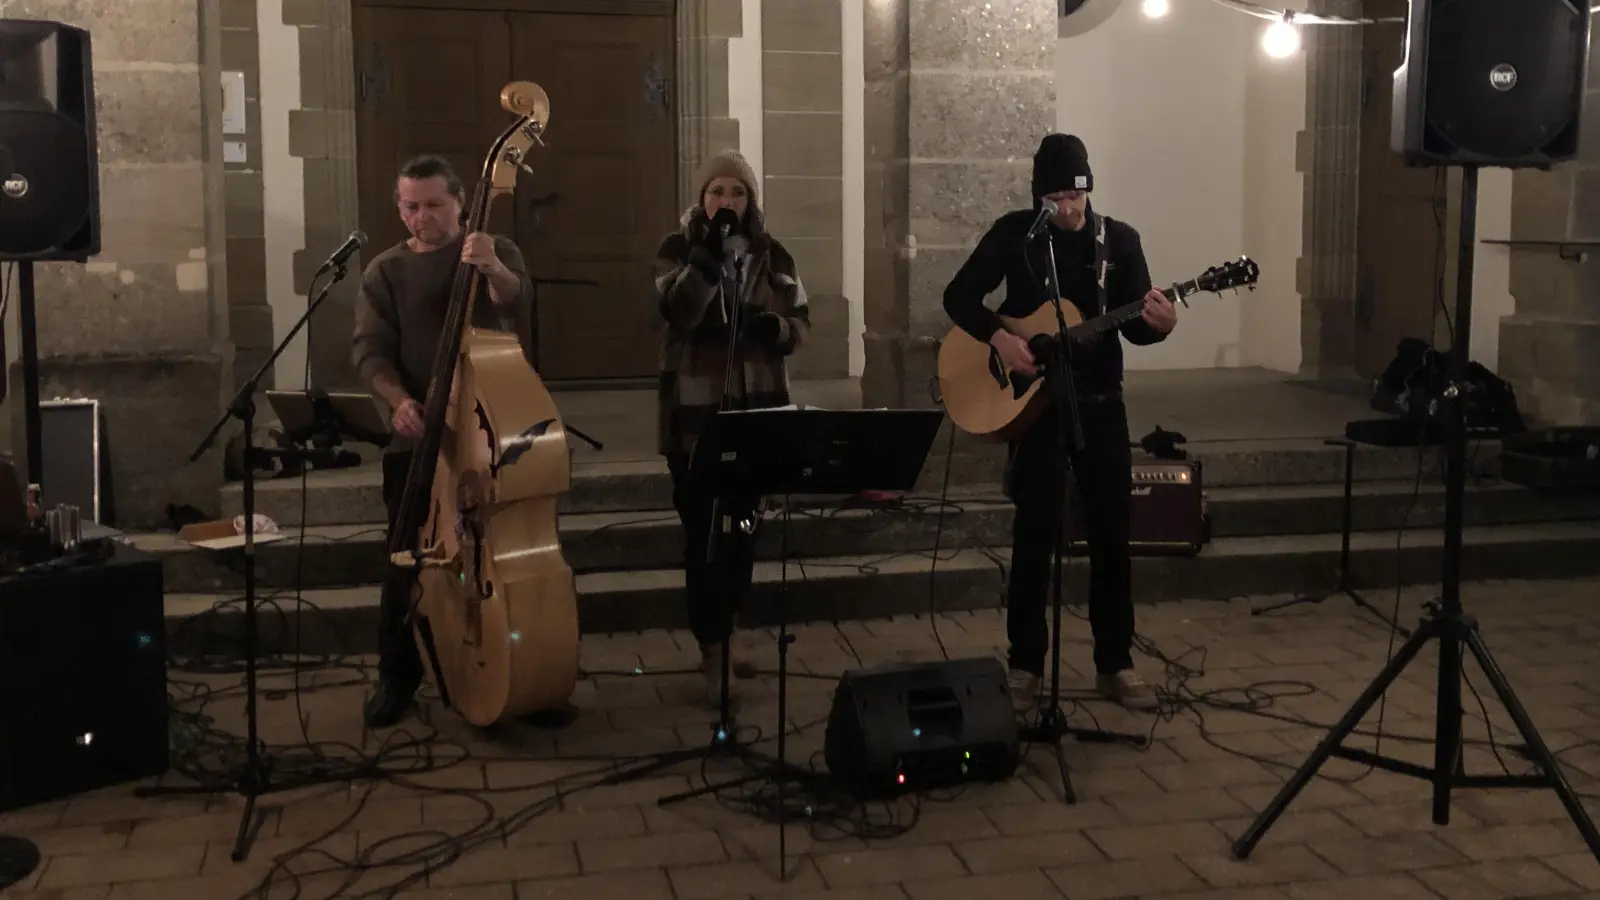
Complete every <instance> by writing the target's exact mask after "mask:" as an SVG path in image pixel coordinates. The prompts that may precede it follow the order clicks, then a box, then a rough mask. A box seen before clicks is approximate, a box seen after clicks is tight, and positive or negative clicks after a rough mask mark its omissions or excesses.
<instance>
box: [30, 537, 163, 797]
mask: <svg viewBox="0 0 1600 900" xmlns="http://www.w3.org/2000/svg"><path fill="white" fill-rule="evenodd" d="M102 540H103V541H104V543H103V544H102V543H100V542H98V541H92V542H86V543H85V544H80V545H79V550H78V551H73V552H72V553H70V554H69V555H68V556H66V557H62V558H60V559H57V560H55V561H54V562H52V563H48V564H45V565H40V566H35V567H33V568H31V569H25V570H22V571H20V572H14V573H11V574H7V575H5V576H4V577H0V811H4V810H8V809H16V808H18V807H23V806H31V805H33V804H35V803H43V802H45V801H48V800H56V799H60V798H62V797H68V796H71V795H73V794H77V793H81V792H83V791H88V790H93V789H95V788H102V787H109V786H111V785H114V784H120V783H123V782H128V781H135V780H137V779H140V778H146V777H149V776H153V775H159V774H161V773H163V772H165V771H166V770H167V766H168V751H167V666H166V650H165V646H166V642H165V639H164V632H163V630H162V629H163V624H164V622H163V615H162V576H161V561H160V560H159V559H157V558H155V557H154V556H152V555H150V554H148V553H145V552H142V551H140V550H136V549H134V548H132V547H129V546H127V545H125V544H121V543H117V542H114V541H110V540H106V539H102ZM91 548H92V549H95V550H98V551H100V552H98V553H93V554H91V553H88V552H82V551H84V550H87V549H91Z"/></svg>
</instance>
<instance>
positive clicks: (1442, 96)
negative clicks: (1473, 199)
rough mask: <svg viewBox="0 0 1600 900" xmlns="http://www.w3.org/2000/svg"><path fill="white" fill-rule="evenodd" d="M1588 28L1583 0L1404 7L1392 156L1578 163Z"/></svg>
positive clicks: (1415, 0) (1461, 0)
mask: <svg viewBox="0 0 1600 900" xmlns="http://www.w3.org/2000/svg"><path fill="white" fill-rule="evenodd" d="M1589 19H1590V15H1589V3H1588V0H1411V3H1410V9H1409V11H1408V12H1407V14H1406V46H1405V59H1404V60H1403V61H1402V62H1401V64H1400V68H1398V69H1396V70H1395V73H1394V108H1393V114H1394V118H1393V121H1392V123H1391V131H1390V148H1391V149H1393V150H1394V151H1395V152H1396V153H1399V154H1401V155H1402V156H1404V157H1405V159H1406V162H1407V163H1408V164H1410V165H1469V166H1492V167H1495V168H1507V169H1515V168H1539V169H1543V168H1548V167H1549V166H1550V165H1551V164H1553V163H1557V162H1561V161H1562V160H1567V159H1571V158H1572V157H1573V156H1576V155H1577V152H1578V134H1579V128H1580V123H1581V120H1582V118H1583V94H1584V87H1585V83H1586V81H1587V79H1588V74H1589Z"/></svg>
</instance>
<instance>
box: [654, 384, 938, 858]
mask: <svg viewBox="0 0 1600 900" xmlns="http://www.w3.org/2000/svg"><path fill="white" fill-rule="evenodd" d="M943 422H944V410H942V409H883V410H825V409H799V408H793V409H789V408H780V409H762V410H729V411H725V412H719V413H717V414H716V416H715V417H713V420H712V421H711V422H710V423H709V425H708V427H707V428H706V430H705V432H704V433H703V434H702V435H701V436H700V439H699V440H698V441H697V442H696V444H695V453H694V458H693V460H692V461H691V463H690V465H691V467H696V466H708V467H711V468H712V470H713V471H714V472H715V473H716V494H717V497H718V498H719V506H720V502H721V501H722V500H723V499H727V500H731V501H733V502H734V503H736V504H737V503H738V502H739V501H740V500H741V499H746V500H747V499H750V498H756V497H778V496H781V497H784V498H785V502H784V506H783V531H782V549H781V551H780V554H779V558H780V560H781V561H782V563H783V569H782V580H781V581H780V596H779V599H778V755H777V758H776V759H773V758H771V757H768V756H766V755H765V754H762V753H758V752H756V751H755V750H752V749H750V747H748V746H746V745H742V744H740V743H739V742H738V739H737V736H736V729H735V727H734V722H733V716H732V714H731V713H730V712H729V694H728V679H729V674H730V673H729V669H730V668H731V664H730V659H731V651H730V650H729V647H730V646H731V645H732V641H723V642H722V697H721V709H720V711H719V716H718V720H717V722H716V724H715V725H714V726H713V728H714V737H713V739H712V742H711V746H710V747H709V748H708V749H707V751H706V752H707V753H710V754H716V753H726V754H729V755H731V756H734V757H736V758H738V759H742V760H744V761H745V762H746V763H749V764H752V765H753V766H756V767H758V768H759V769H760V771H757V772H756V774H754V775H748V776H745V777H743V778H736V779H733V780H731V781H725V782H721V783H718V784H710V783H708V784H706V785H705V786H704V787H701V788H696V789H695V790H691V791H683V792H681V793H677V794H670V795H667V796H665V797H661V798H660V799H659V800H657V801H656V803H657V805H659V806H668V805H670V804H672V803H676V802H678V801H680V800H688V799H690V798H692V797H702V796H705V795H707V794H715V793H716V792H718V791H721V790H724V789H726V788H730V787H737V786H740V785H744V784H749V783H751V782H755V781H771V782H773V784H774V785H775V786H776V787H777V789H778V808H779V810H780V811H781V810H782V809H783V785H784V783H785V782H786V781H797V782H806V781H815V780H817V779H818V775H817V774H816V773H813V772H811V771H809V770H807V769H802V768H800V767H798V766H793V765H790V764H789V763H788V761H787V758H786V756H785V749H786V746H785V740H784V736H785V734H786V732H787V730H788V729H787V721H788V675H789V668H788V658H789V645H790V644H792V643H794V636H793V635H791V634H790V633H789V615H788V608H787V607H788V601H787V598H786V597H784V596H782V595H783V594H786V593H787V591H788V552H789V503H788V502H787V498H789V497H792V496H795V495H797V494H804V495H817V494H845V495H855V494H858V493H860V492H861V491H867V490H883V491H909V490H911V489H912V488H914V487H915V486H916V483H917V478H918V477H919V476H920V475H921V474H922V467H923V465H924V464H925V463H926V462H927V459H928V452H929V451H930V450H931V449H932V448H933V441H934V438H935V437H936V436H937V435H938V432H939V427H940V425H941V424H943ZM712 518H713V524H712V544H713V546H714V545H715V544H716V542H717V538H718V536H719V532H720V530H721V521H720V520H721V518H722V515H721V513H720V511H719V512H718V513H717V514H714V515H713V517H712ZM735 527H737V526H735ZM786 824H787V823H786V821H785V818H784V816H782V815H781V812H780V815H779V818H778V871H779V872H780V873H783V872H786V871H787V869H788V866H787V858H788V846H787V839H786V831H785V826H786Z"/></svg>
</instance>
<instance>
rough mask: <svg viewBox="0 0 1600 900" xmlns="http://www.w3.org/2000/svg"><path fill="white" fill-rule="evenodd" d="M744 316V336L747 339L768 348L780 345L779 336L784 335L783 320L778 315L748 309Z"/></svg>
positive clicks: (766, 311)
mask: <svg viewBox="0 0 1600 900" xmlns="http://www.w3.org/2000/svg"><path fill="white" fill-rule="evenodd" d="M744 315H745V320H744V336H745V337H746V338H748V339H749V340H752V341H756V342H758V343H762V344H766V345H768V346H773V345H776V344H777V343H778V337H779V335H781V334H783V319H781V318H779V316H778V314H777V313H775V312H770V311H768V310H764V309H763V310H754V309H750V308H748V307H746V308H745V310H744Z"/></svg>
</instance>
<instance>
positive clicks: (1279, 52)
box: [1261, 12, 1300, 59]
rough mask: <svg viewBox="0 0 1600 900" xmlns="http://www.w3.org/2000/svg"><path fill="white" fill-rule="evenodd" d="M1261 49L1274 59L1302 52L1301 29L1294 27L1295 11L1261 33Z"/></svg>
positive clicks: (1285, 57) (1284, 15) (1286, 14)
mask: <svg viewBox="0 0 1600 900" xmlns="http://www.w3.org/2000/svg"><path fill="white" fill-rule="evenodd" d="M1261 50H1262V52H1264V53H1266V54H1267V55H1268V56H1270V57H1272V58H1273V59H1287V58H1288V57H1291V56H1293V55H1295V54H1296V53H1298V52H1300V29H1298V28H1296V27H1294V13H1287V12H1286V13H1284V14H1283V18H1281V19H1279V20H1278V21H1276V22H1273V23H1272V24H1271V25H1268V26H1267V30H1266V31H1264V32H1262V33H1261Z"/></svg>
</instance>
